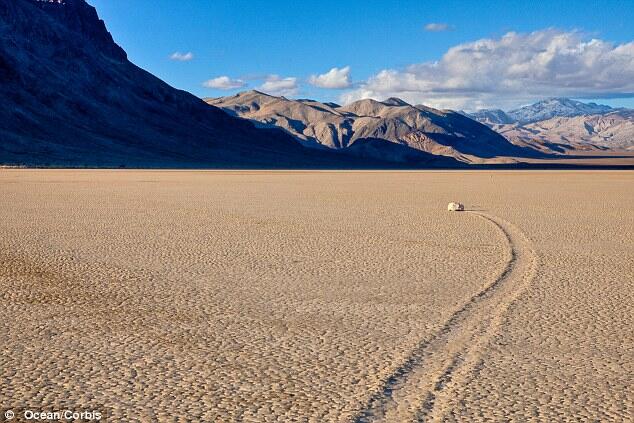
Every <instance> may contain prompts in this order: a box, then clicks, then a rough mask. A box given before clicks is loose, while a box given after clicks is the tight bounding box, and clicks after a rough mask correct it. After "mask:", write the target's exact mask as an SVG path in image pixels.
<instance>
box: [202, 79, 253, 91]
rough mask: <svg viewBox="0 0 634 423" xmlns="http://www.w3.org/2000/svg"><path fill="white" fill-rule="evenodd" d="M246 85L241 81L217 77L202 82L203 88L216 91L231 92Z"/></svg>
mask: <svg viewBox="0 0 634 423" xmlns="http://www.w3.org/2000/svg"><path fill="white" fill-rule="evenodd" d="M246 84H247V83H246V82H244V81H243V80H241V79H231V78H229V77H228V76H219V77H217V78H213V79H209V80H207V81H205V82H203V87H207V88H216V89H218V90H233V89H235V88H242V87H244V86H245V85H246Z"/></svg>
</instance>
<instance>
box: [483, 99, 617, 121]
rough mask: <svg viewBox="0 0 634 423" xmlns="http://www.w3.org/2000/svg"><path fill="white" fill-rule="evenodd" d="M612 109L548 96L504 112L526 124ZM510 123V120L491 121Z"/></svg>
mask: <svg viewBox="0 0 634 423" xmlns="http://www.w3.org/2000/svg"><path fill="white" fill-rule="evenodd" d="M612 111H614V109H613V108H612V107H610V106H605V105H601V104H596V103H582V102H581V101H577V100H571V99H569V98H548V99H545V100H542V101H538V102H537V103H534V104H531V105H529V106H524V107H520V108H518V109H515V110H511V111H508V112H506V115H507V116H509V117H510V118H511V120H512V121H514V122H517V123H520V124H526V123H532V122H538V121H541V120H546V119H551V118H553V117H572V116H583V115H598V114H604V113H609V112H612ZM492 123H512V122H492Z"/></svg>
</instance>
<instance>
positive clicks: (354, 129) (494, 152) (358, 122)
mask: <svg viewBox="0 0 634 423" xmlns="http://www.w3.org/2000/svg"><path fill="white" fill-rule="evenodd" d="M206 101H207V103H208V104H210V105H213V106H216V107H220V108H222V109H223V110H225V111H226V112H227V113H228V114H230V115H233V116H239V117H242V118H245V119H249V120H250V121H252V122H254V123H255V124H256V125H258V126H259V127H262V128H272V127H278V128H282V129H284V130H285V131H286V132H287V133H288V134H290V135H292V136H293V137H295V139H296V140H297V141H298V143H300V144H302V145H304V146H306V147H310V148H313V149H316V150H319V149H322V150H323V149H329V150H339V151H348V152H350V153H352V154H362V155H363V156H373V157H376V158H380V157H385V154H386V152H385V151H383V150H384V149H385V148H386V147H387V146H390V145H392V146H394V147H397V146H398V147H400V149H398V150H396V149H394V147H393V150H391V153H390V154H389V158H390V160H394V161H404V160H408V158H410V159H411V157H416V155H418V156H421V157H426V156H425V155H429V154H431V155H434V156H445V157H451V158H454V159H457V160H460V161H462V162H468V163H481V162H483V161H486V162H489V163H491V162H500V161H512V160H511V159H502V158H501V157H502V156H503V157H518V156H519V157H525V156H535V151H534V150H532V149H530V148H518V147H517V146H515V145H513V144H512V143H510V142H509V141H508V140H506V139H505V138H504V137H502V136H500V135H499V134H498V133H496V132H495V131H493V130H491V129H490V128H488V127H487V126H486V125H483V124H480V123H478V122H476V121H474V120H472V119H470V118H468V117H465V116H463V115H462V114H460V113H457V112H454V111H451V110H437V109H433V108H431V107H427V106H423V105H411V104H408V103H406V102H405V101H403V100H401V99H398V98H389V99H387V100H385V101H376V100H372V99H364V100H359V101H356V102H353V103H351V104H348V105H346V106H340V105H338V104H334V103H320V102H318V101H315V100H307V99H299V100H292V99H288V98H285V97H276V96H272V95H268V94H264V93H262V92H259V91H245V92H242V93H238V94H236V95H233V96H228V97H220V98H208V99H206ZM368 141H373V142H374V144H373V145H374V147H375V148H374V149H373V150H372V151H370V150H369V149H367V148H365V147H363V144H364V143H367V142H368Z"/></svg>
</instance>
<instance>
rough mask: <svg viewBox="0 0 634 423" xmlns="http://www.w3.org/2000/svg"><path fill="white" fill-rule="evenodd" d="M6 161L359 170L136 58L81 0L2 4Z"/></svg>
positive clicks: (0, 107) (0, 98)
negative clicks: (223, 106)
mask: <svg viewBox="0 0 634 423" xmlns="http://www.w3.org/2000/svg"><path fill="white" fill-rule="evenodd" d="M0 39H1V41H2V42H1V43H0V164H26V165H35V166H41V165H43V166H48V165H50V166H84V165H85V166H120V165H124V166H150V167H192V166H201V167H359V166H366V165H373V164H375V163H362V162H360V161H359V160H355V159H353V158H350V157H346V156H343V155H338V154H333V153H330V152H316V151H314V150H308V149H306V148H303V147H302V146H300V145H298V144H297V142H296V141H295V140H294V139H293V138H292V137H290V136H288V135H287V134H285V133H283V132H282V131H280V130H270V129H257V128H255V127H254V126H253V124H252V123H250V122H248V121H245V120H243V119H238V118H234V117H231V116H228V115H227V114H226V113H224V112H223V111H221V110H219V109H217V108H215V107H212V106H209V105H208V104H205V103H204V102H203V101H202V100H200V99H199V98H197V97H195V96H193V95H191V94H189V93H187V92H184V91H180V90H177V89H174V88H172V87H170V86H169V85H167V84H165V83H164V82H162V81H161V80H159V79H158V78H156V77H154V76H153V75H151V74H150V73H148V72H146V71H144V70H142V69H140V68H138V67H137V66H135V65H134V64H132V63H130V62H129V61H128V59H127V57H126V53H125V52H124V51H123V49H121V48H120V47H119V46H118V45H116V44H115V43H114V41H113V39H112V37H111V35H110V34H109V33H108V31H107V30H106V27H105V25H104V23H103V21H101V20H99V18H98V16H97V13H96V11H95V9H94V8H93V7H91V6H90V5H88V4H87V3H86V2H85V1H84V0H63V1H62V2H49V1H37V0H11V1H8V0H2V1H0Z"/></svg>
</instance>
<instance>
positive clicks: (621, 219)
mask: <svg viewBox="0 0 634 423" xmlns="http://www.w3.org/2000/svg"><path fill="white" fill-rule="evenodd" d="M0 198H1V199H2V200H1V201H0V301H1V303H0V381H1V384H0V407H1V408H2V409H3V410H4V409H7V408H12V409H14V410H20V409H25V408H27V407H31V408H33V407H36V408H43V407H44V408H46V407H48V408H51V409H55V408H60V407H70V408H74V409H98V410H102V412H104V413H105V415H106V417H107V419H106V421H143V422H145V421H147V422H151V421H206V422H212V421H218V422H225V421H226V422H232V421H236V422H237V421H245V422H248V421H252V422H261V421H307V422H366V421H392V422H401V421H417V420H420V421H484V420H486V421H506V420H513V421H631V419H632V416H634V330H633V329H632V328H634V306H633V304H634V244H633V242H632V239H634V213H632V210H634V172H631V171H526V172H522V171H508V172H507V171H474V172H466V171H450V172H442V171H429V172H424V171H422V172H239V171H235V172H223V171H209V172H206V171H200V172H197V171H89V170H87V171H79V170H2V171H0ZM450 201H461V202H464V203H465V205H466V208H467V211H466V212H454V213H450V212H447V211H446V207H447V203H448V202H450Z"/></svg>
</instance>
